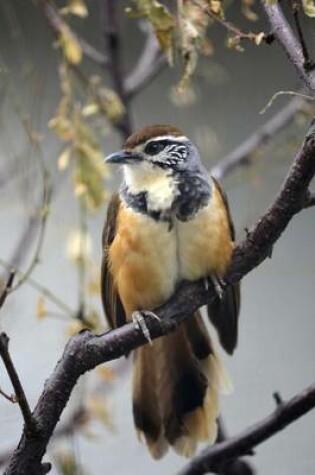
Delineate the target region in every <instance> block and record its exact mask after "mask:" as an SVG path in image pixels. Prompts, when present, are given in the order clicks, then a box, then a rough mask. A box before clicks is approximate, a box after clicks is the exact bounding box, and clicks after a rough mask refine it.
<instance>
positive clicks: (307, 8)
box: [302, 0, 315, 18]
mask: <svg viewBox="0 0 315 475" xmlns="http://www.w3.org/2000/svg"><path fill="white" fill-rule="evenodd" d="M302 5H303V9H304V12H305V14H306V15H307V16H309V17H312V18H314V17H315V2H314V0H302Z"/></svg>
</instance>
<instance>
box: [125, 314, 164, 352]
mask: <svg viewBox="0 0 315 475" xmlns="http://www.w3.org/2000/svg"><path fill="white" fill-rule="evenodd" d="M146 317H153V318H155V319H157V320H159V321H160V317H158V316H157V315H156V314H155V313H153V312H150V311H148V310H138V311H137V312H133V313H132V315H131V319H132V321H133V323H134V325H135V327H136V328H137V329H138V330H140V331H141V332H142V334H143V336H144V338H145V339H146V340H147V342H148V343H149V344H150V345H151V346H152V345H153V343H152V339H151V335H150V331H149V329H148V326H147V324H146V322H145V318H146Z"/></svg>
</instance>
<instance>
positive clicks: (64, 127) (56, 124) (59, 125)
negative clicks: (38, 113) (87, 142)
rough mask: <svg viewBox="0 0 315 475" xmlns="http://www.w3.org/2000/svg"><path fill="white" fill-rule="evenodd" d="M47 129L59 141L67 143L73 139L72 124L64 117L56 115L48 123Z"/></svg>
mask: <svg viewBox="0 0 315 475" xmlns="http://www.w3.org/2000/svg"><path fill="white" fill-rule="evenodd" d="M48 127H49V128H50V129H52V130H53V131H54V132H55V133H56V134H57V135H58V136H59V138H60V139H61V140H64V141H65V142H68V141H69V140H72V139H73V137H74V129H73V124H72V123H71V122H70V120H68V119H67V118H65V117H62V116H61V115H58V116H56V117H53V118H52V119H51V120H50V121H49V122H48Z"/></svg>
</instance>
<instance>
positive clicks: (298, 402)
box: [178, 384, 315, 475]
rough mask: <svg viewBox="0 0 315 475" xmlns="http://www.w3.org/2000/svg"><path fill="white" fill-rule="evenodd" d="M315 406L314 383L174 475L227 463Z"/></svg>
mask: <svg viewBox="0 0 315 475" xmlns="http://www.w3.org/2000/svg"><path fill="white" fill-rule="evenodd" d="M314 407H315V384H314V385H313V386H310V387H309V388H307V389H305V390H304V391H302V392H300V393H299V394H297V395H296V396H295V397H293V398H292V399H289V400H288V401H286V402H283V401H282V402H281V404H279V405H278V406H277V408H276V410H275V411H274V412H272V413H271V414H270V415H269V416H268V417H266V418H265V419H263V420H262V421H260V422H258V423H256V424H254V425H252V426H250V427H249V428H248V429H246V430H245V431H244V432H242V433H241V434H239V435H238V436H236V437H231V438H230V439H228V440H226V441H224V442H220V443H219V444H216V445H214V446H213V447H212V448H210V449H206V450H204V451H203V452H202V453H201V454H200V455H198V456H197V457H195V458H194V459H193V460H192V461H191V462H190V463H189V464H188V465H187V466H186V467H185V468H183V469H182V470H181V471H179V472H178V475H202V474H204V473H208V472H212V471H216V470H217V469H220V468H222V467H224V466H226V465H228V464H229V462H230V461H231V460H234V459H236V458H238V457H241V456H242V455H248V451H249V450H251V449H252V448H253V447H256V445H259V444H261V443H262V442H264V441H265V440H267V439H269V438H270V437H272V436H273V435H274V434H276V433H277V432H279V431H281V430H283V429H284V428H285V427H287V426H288V425H289V424H292V422H294V421H296V420H297V419H299V418H300V417H302V416H303V415H304V414H307V413H308V412H309V411H311V410H312V409H314Z"/></svg>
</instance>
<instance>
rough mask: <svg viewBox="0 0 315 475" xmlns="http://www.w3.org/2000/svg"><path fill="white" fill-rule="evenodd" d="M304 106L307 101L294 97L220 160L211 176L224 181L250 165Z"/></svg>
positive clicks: (211, 171)
mask: <svg viewBox="0 0 315 475" xmlns="http://www.w3.org/2000/svg"><path fill="white" fill-rule="evenodd" d="M303 104H305V99H302V98H301V97H294V99H292V100H291V101H290V102H288V104H286V105H285V106H284V107H283V108H282V109H280V110H279V111H278V112H277V113H276V114H275V115H274V116H273V117H271V119H269V120H268V121H267V122H265V123H264V124H263V125H262V126H261V127H259V128H258V129H257V130H256V131H255V132H254V133H253V134H252V135H250V136H249V137H248V138H247V139H246V140H245V141H244V142H243V143H241V144H240V145H239V146H238V147H237V148H236V149H234V150H233V152H231V153H229V154H228V155H226V156H225V157H223V158H222V159H221V160H219V162H218V163H217V165H216V166H215V167H213V168H212V170H210V174H211V175H212V176H214V177H216V178H217V179H218V180H222V179H223V178H225V177H226V176H227V175H228V174H230V173H232V172H233V171H234V170H235V169H236V168H238V167H239V166H247V165H249V164H250V163H251V161H252V157H253V156H254V154H255V152H256V151H257V150H258V149H259V147H261V146H262V145H264V144H266V143H267V142H268V141H269V140H270V139H271V138H272V137H274V136H275V135H277V134H278V133H279V132H280V131H281V130H282V129H283V128H284V127H286V126H287V125H288V124H289V123H290V122H291V121H292V120H293V119H294V117H295V115H296V113H297V112H298V111H299V110H300V109H301V108H302V106H303Z"/></svg>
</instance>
